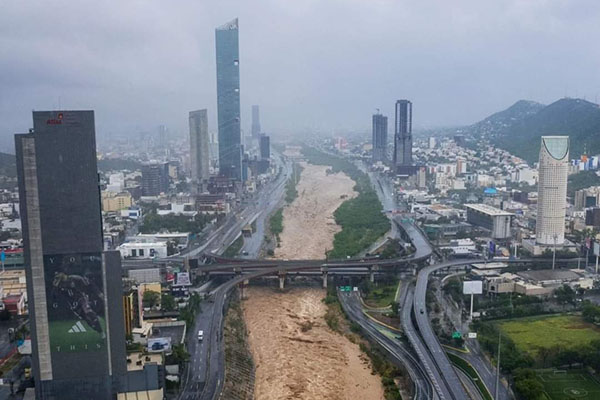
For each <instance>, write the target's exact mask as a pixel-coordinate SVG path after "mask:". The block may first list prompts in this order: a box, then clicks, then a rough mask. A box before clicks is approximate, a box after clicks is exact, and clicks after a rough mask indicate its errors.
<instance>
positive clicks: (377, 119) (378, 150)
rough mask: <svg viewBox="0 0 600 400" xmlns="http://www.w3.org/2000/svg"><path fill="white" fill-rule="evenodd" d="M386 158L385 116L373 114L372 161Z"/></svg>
mask: <svg viewBox="0 0 600 400" xmlns="http://www.w3.org/2000/svg"><path fill="white" fill-rule="evenodd" d="M386 159H387V117H386V116H385V115H381V114H374V115H373V162H377V161H386Z"/></svg>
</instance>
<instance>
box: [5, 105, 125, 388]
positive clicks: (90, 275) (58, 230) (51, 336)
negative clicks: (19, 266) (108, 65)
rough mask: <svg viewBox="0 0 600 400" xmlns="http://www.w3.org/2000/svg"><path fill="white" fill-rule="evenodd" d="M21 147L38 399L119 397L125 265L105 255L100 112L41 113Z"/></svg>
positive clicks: (18, 149) (21, 137) (17, 137)
mask: <svg viewBox="0 0 600 400" xmlns="http://www.w3.org/2000/svg"><path fill="white" fill-rule="evenodd" d="M15 147H16V155H17V173H18V177H19V196H20V202H19V203H20V208H21V220H22V227H23V229H22V230H23V242H24V253H25V265H26V276H27V294H28V303H29V322H30V327H31V339H32V372H33V376H34V379H35V390H36V398H37V399H42V400H58V399H60V400H70V399H102V400H104V399H114V398H116V395H117V392H118V391H120V390H121V389H122V388H123V387H125V376H126V354H125V335H124V321H123V308H122V301H121V299H122V284H121V261H120V255H119V252H116V251H113V252H103V251H102V250H103V244H102V217H101V208H100V189H99V186H98V173H97V166H96V138H95V128H94V112H93V111H40V112H33V130H32V131H31V132H30V133H27V134H17V135H15Z"/></svg>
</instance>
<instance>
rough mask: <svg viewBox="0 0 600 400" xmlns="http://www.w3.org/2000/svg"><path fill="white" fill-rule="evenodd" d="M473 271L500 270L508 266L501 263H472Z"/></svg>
mask: <svg viewBox="0 0 600 400" xmlns="http://www.w3.org/2000/svg"><path fill="white" fill-rule="evenodd" d="M471 266H472V267H473V268H474V269H479V270H490V269H502V268H506V267H508V264H506V263H503V262H489V263H474V264H471Z"/></svg>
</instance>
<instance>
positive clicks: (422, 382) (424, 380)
mask: <svg viewBox="0 0 600 400" xmlns="http://www.w3.org/2000/svg"><path fill="white" fill-rule="evenodd" d="M338 298H339V299H340V303H341V305H342V308H343V309H344V311H345V312H346V314H347V315H348V316H349V318H350V319H352V320H353V321H354V322H356V323H357V324H359V325H360V327H361V328H362V330H363V332H365V333H366V334H367V335H368V336H369V338H370V339H371V340H372V341H374V342H375V343H377V344H379V345H380V346H381V347H382V348H383V349H384V350H385V351H386V352H387V353H388V355H389V356H390V357H391V358H392V360H393V362H394V364H396V365H397V366H401V367H402V366H403V367H405V368H406V370H407V371H408V373H409V375H410V378H411V380H412V382H413V383H414V396H413V399H415V400H428V399H432V398H433V397H434V393H435V392H434V389H433V387H432V385H431V382H430V380H429V377H428V376H427V372H426V371H425V369H424V368H423V367H422V366H421V363H420V361H419V360H418V359H417V358H416V357H415V356H413V354H412V353H411V352H410V351H408V350H407V349H406V348H404V345H403V344H402V342H400V340H399V339H397V338H393V337H390V335H389V333H388V334H386V333H384V331H383V329H382V328H381V327H380V326H379V325H378V324H377V323H375V322H374V321H373V320H371V319H370V318H368V317H367V316H366V315H365V314H364V312H363V310H362V305H361V302H360V298H359V294H358V293H357V292H340V291H338Z"/></svg>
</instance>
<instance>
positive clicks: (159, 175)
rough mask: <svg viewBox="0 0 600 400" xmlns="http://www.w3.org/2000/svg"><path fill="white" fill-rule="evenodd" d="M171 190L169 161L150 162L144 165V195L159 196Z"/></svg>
mask: <svg viewBox="0 0 600 400" xmlns="http://www.w3.org/2000/svg"><path fill="white" fill-rule="evenodd" d="M168 190H169V163H166V162H150V163H147V164H143V165H142V196H158V195H160V194H161V193H166V192H167V191H168Z"/></svg>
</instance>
